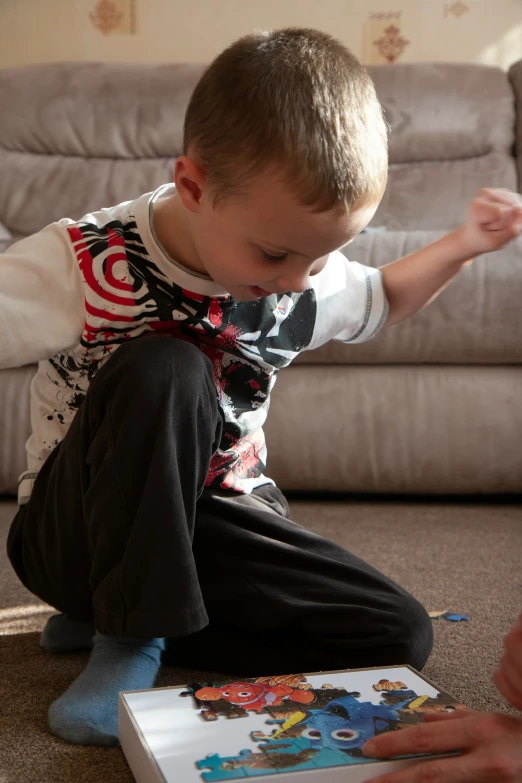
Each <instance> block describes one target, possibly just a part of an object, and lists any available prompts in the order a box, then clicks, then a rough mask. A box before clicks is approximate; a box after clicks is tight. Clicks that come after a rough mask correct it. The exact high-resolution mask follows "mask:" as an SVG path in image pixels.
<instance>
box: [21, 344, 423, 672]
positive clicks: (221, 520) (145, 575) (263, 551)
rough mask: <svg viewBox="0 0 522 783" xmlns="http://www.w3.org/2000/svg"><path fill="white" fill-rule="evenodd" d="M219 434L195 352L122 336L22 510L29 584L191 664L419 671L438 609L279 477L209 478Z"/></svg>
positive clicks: (107, 629) (210, 383)
mask: <svg viewBox="0 0 522 783" xmlns="http://www.w3.org/2000/svg"><path fill="white" fill-rule="evenodd" d="M221 430H222V418H221V412H220V409H219V406H218V403H217V396H216V389H215V386H214V380H213V375H212V367H211V364H210V361H209V360H208V359H207V358H206V357H205V356H204V355H203V354H202V353H201V352H200V351H199V349H197V348H195V347H194V346H192V345H190V344H187V343H185V342H183V341H181V340H178V339H171V338H167V337H145V338H140V339H138V340H134V341H132V342H130V343H127V344H125V345H123V346H121V347H120V348H119V349H118V350H117V351H116V352H115V353H114V355H113V356H112V357H111V358H110V359H109V360H108V361H107V363H106V364H105V365H104V366H103V367H102V368H101V369H100V370H99V372H98V373H97V375H96V376H95V378H94V379H93V381H92V383H91V385H90V388H89V391H88V393H87V396H86V398H85V400H84V402H83V404H82V405H81V407H80V409H79V411H78V413H77V414H76V416H75V418H74V420H73V422H72V425H71V427H70V429H69V431H68V433H67V435H66V437H65V438H64V440H63V441H62V442H61V443H60V444H59V445H58V446H57V447H56V449H55V450H54V451H53V453H52V454H51V456H50V457H49V458H48V460H47V461H46V462H45V464H44V466H43V468H42V470H41V471H40V473H39V474H38V477H37V479H36V482H35V486H34V491H33V494H32V496H31V499H30V501H29V503H28V504H27V505H25V506H22V507H21V508H20V509H19V511H18V513H17V515H16V517H15V519H14V521H13V524H12V527H11V530H10V534H9V539H8V553H9V557H10V559H11V562H12V564H13V567H14V569H15V571H16V573H17V574H18V576H19V578H20V580H21V581H22V582H23V584H24V585H25V586H26V587H27V588H28V589H29V590H31V591H32V592H33V593H34V594H35V595H37V596H38V597H39V598H41V599H42V600H44V601H46V602H47V603H49V604H51V606H54V607H56V609H58V610H59V611H60V612H65V613H66V614H68V615H70V616H71V617H73V618H76V619H85V620H88V619H93V620H94V624H95V626H96V628H97V630H98V631H100V632H102V633H105V634H111V635H116V636H122V635H123V636H133V637H140V636H143V637H150V636H155V637H168V638H169V645H168V648H167V658H168V660H169V662H172V663H176V664H179V665H185V666H190V667H193V668H200V669H207V670H213V671H222V672H230V673H234V674H242V675H244V676H256V675H265V674H285V673H289V672H297V671H316V670H319V669H322V670H327V669H338V668H348V667H350V668H351V667H364V666H378V665H381V664H382V665H391V664H410V665H412V666H414V667H415V668H417V669H420V668H422V666H424V664H425V663H426V661H427V659H428V657H429V654H430V652H431V648H432V628H431V624H430V620H429V618H428V616H427V614H426V612H425V611H424V609H423V608H422V606H421V605H420V604H419V603H418V602H417V601H416V600H415V599H414V598H413V597H412V596H411V595H409V594H408V593H407V592H406V591H405V590H403V589H402V588H401V587H400V586H399V585H397V584H395V583H394V582H392V581H391V580H390V579H388V578H387V577H386V576H384V575H383V574H381V573H379V572H378V571H377V570H376V569H374V568H372V567H371V566H370V565H368V564H367V563H364V562H363V561H362V560H360V559H359V558H357V557H355V556H354V555H352V554H351V553H350V552H347V551H346V550H344V549H342V548H341V547H339V546H337V545H336V544H334V543H332V542H330V541H327V540H326V539H324V538H321V537H320V536H318V535H316V534H315V533H312V532H309V531H308V530H306V529H304V528H303V527H301V526H300V525H298V524H296V523H295V522H292V521H290V520H289V519H288V506H287V503H286V500H285V498H284V497H283V495H282V494H281V492H280V491H279V490H278V489H276V488H275V487H272V486H265V487H262V488H259V489H258V490H256V491H255V492H254V493H253V494H252V495H238V494H235V493H232V492H224V491H223V492H215V491H209V490H206V489H204V484H205V478H206V476H207V472H208V468H209V463H210V460H211V457H212V454H213V453H214V451H215V450H216V448H217V447H218V444H219V442H220V437H221ZM347 525H349V519H348V520H347Z"/></svg>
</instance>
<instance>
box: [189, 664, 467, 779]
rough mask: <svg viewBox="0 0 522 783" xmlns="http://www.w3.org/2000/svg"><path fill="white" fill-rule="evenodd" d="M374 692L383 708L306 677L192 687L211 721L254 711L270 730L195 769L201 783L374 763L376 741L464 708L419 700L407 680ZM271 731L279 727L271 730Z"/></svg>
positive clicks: (383, 681)
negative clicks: (366, 750) (432, 714)
mask: <svg viewBox="0 0 522 783" xmlns="http://www.w3.org/2000/svg"><path fill="white" fill-rule="evenodd" d="M373 688H374V690H375V691H376V692H377V693H378V694H379V696H380V701H379V702H378V703H374V702H371V701H363V700H361V698H360V697H361V694H360V693H359V692H358V691H351V692H347V691H346V689H345V688H343V687H339V686H337V687H334V686H333V685H331V684H328V683H325V684H323V685H322V686H321V687H315V688H314V687H313V686H312V685H311V684H310V683H308V682H307V680H306V677H304V675H297V676H296V675H292V676H291V677H284V676H282V677H277V678H272V679H269V678H259V679H257V680H254V679H252V680H244V681H238V682H225V683H204V684H197V683H194V684H192V685H190V686H189V688H188V690H187V691H185V692H183V694H181V695H183V696H184V697H187V696H189V695H192V697H193V699H194V702H195V704H196V706H197V708H198V709H201V711H200V716H201V717H202V718H203V719H204V720H206V721H208V720H218V719H219V718H228V719H230V718H238V717H246V716H247V715H248V712H249V711H252V712H255V713H257V714H268V715H270V718H267V720H266V721H265V723H266V725H267V731H266V732H263V731H259V730H255V731H252V732H250V740H251V741H252V742H253V743H255V744H256V746H257V747H256V750H252V749H250V748H247V749H242V750H240V751H239V752H238V754H237V755H236V756H220V755H219V754H217V753H211V754H209V755H208V756H207V757H206V758H202V759H198V761H197V762H196V766H197V768H198V769H199V770H201V776H202V778H203V780H204V781H205V782H206V783H212V782H213V781H226V780H235V779H239V778H249V777H258V776H266V775H274V774H278V773H281V772H283V771H284V772H292V771H303V770H307V769H318V768H327V767H338V766H342V765H350V764H361V763H371V759H368V758H366V757H365V756H364V754H363V752H362V747H363V745H364V743H365V742H366V741H367V740H368V739H370V738H371V737H374V736H376V735H378V734H381V733H382V732H384V731H396V730H397V729H399V728H400V727H401V726H402V725H407V724H411V723H416V722H418V721H419V720H420V719H421V715H422V713H423V712H425V711H428V710H435V709H437V710H446V709H448V708H453V709H457V708H460V707H462V705H460V704H458V702H456V701H455V700H454V699H452V697H450V696H448V695H447V694H438V696H437V698H433V697H430V696H428V695H422V694H418V693H416V692H415V691H413V690H412V689H409V688H408V687H407V685H406V684H405V683H403V682H401V681H396V682H393V681H390V680H386V679H381V680H379V681H378V682H377V683H375V684H374V685H373ZM439 697H442V698H440V700H439ZM271 726H276V727H277V728H273V729H272V730H271V731H270V729H269V727H271Z"/></svg>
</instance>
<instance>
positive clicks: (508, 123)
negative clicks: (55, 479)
mask: <svg viewBox="0 0 522 783" xmlns="http://www.w3.org/2000/svg"><path fill="white" fill-rule="evenodd" d="M201 70H202V66H198V65H184V64H179V65H115V64H101V63H60V64H51V65H42V66H27V67H22V68H16V69H9V70H3V71H0V106H1V107H2V110H1V112H0V223H1V224H2V226H1V227H0V243H3V245H4V246H7V245H8V244H9V243H10V242H12V241H14V240H16V239H17V238H19V237H21V236H25V235H27V234H29V233H32V232H34V231H37V230H38V229H40V228H41V227H42V226H44V225H46V224H47V223H49V222H51V221H54V220H57V219H59V218H61V217H65V216H67V217H72V218H78V217H80V216H81V215H83V214H84V213H86V212H88V211H89V210H92V209H98V208H100V207H102V206H109V205H112V204H116V203H118V202H121V201H125V200H129V199H132V198H134V197H136V196H137V195H139V194H140V193H143V192H146V191H148V190H152V189H153V188H155V187H156V186H158V185H159V184H161V183H163V182H166V181H169V180H170V178H171V174H172V170H173V164H174V159H175V157H176V156H177V155H178V154H180V152H181V136H182V120H183V113H184V108H185V106H186V104H187V101H188V98H189V95H190V93H191V90H192V89H193V87H194V84H195V82H196V81H197V79H198V76H199V75H200V73H201ZM369 70H370V72H371V75H372V77H373V78H374V80H375V83H376V86H377V91H378V93H379V96H380V98H381V100H382V102H383V104H384V107H385V110H386V116H387V119H388V122H389V123H390V126H391V129H392V133H391V144H390V159H391V170H390V180H389V185H388V188H387V191H386V194H385V197H384V199H383V202H382V204H381V206H380V208H379V210H378V212H377V214H376V216H375V218H374V220H373V223H372V228H373V229H374V230H372V231H370V232H368V233H364V234H362V235H361V236H360V237H358V238H357V240H356V241H355V242H354V243H353V244H352V245H350V246H349V248H347V255H348V256H349V257H350V258H351V259H353V260H357V261H361V262H362V263H365V264H370V265H372V266H380V265H382V264H384V263H387V262H388V261H391V260H393V259H395V258H397V257H399V256H401V255H403V254H405V253H409V252H411V251H413V250H415V249H417V248H419V247H421V246H422V245H424V244H426V243H427V242H429V241H431V240H433V239H435V238H437V237H438V236H440V235H441V234H442V233H443V232H445V231H447V230H448V229H451V228H453V227H454V226H456V225H458V224H459V222H460V221H461V220H462V219H463V217H464V213H465V206H466V203H467V202H468V201H469V199H471V198H472V196H473V195H474V194H475V192H476V191H477V190H478V188H480V187H505V188H510V189H514V190H520V183H521V180H522V120H521V118H522V62H521V63H517V64H516V65H515V66H513V68H512V69H511V71H510V72H509V74H506V73H504V72H503V71H501V70H499V69H497V68H490V67H485V66H478V65H451V64H438V65H433V64H415V65H412V64H406V65H395V66H392V67H391V66H374V67H372V68H370V69H369ZM517 119H518V124H517ZM517 134H518V136H517ZM0 263H1V260H0ZM521 291H522V240H517V241H515V242H514V243H512V244H511V245H510V246H509V247H508V248H506V249H504V250H503V251H501V252H498V253H495V254H491V255H490V256H489V257H483V258H480V259H478V261H477V262H476V263H475V264H474V265H472V266H471V267H469V268H467V269H466V270H465V271H464V272H463V273H462V274H461V275H460V276H459V277H458V279H457V280H456V281H455V282H454V283H453V284H452V285H451V286H450V287H449V288H448V289H447V290H446V291H445V292H444V293H443V294H442V295H441V296H440V298H439V299H438V300H437V301H436V302H435V303H434V304H432V305H430V306H429V307H428V308H426V309H424V310H423V311H421V312H420V313H419V314H417V315H416V316H415V317H414V318H412V319H410V320H409V321H408V322H405V323H403V324H400V325H398V326H395V327H393V328H391V329H387V330H384V331H383V332H382V333H381V334H380V335H379V336H378V337H377V338H376V339H375V340H373V341H371V342H369V343H366V344H364V345H358V346H346V345H340V344H333V343H332V344H329V345H328V346H326V347H324V348H322V349H320V350H318V351H315V352H312V353H309V354H305V355H303V356H301V357H300V358H299V359H298V360H297V361H296V362H295V363H294V365H292V366H291V367H290V368H288V369H287V370H285V371H284V372H283V373H281V376H280V378H279V380H278V383H277V385H276V389H275V392H274V397H273V402H272V408H271V412H270V415H269V417H268V423H267V427H266V431H267V439H268V447H269V460H268V470H267V472H268V474H269V475H271V476H273V477H274V478H275V479H276V480H277V482H278V483H279V485H280V486H281V487H282V488H283V489H287V490H338V491H348V492H377V493H378V492H381V493H382V492H395V493H464V492H466V493H467V492H473V493H475V492H476V493H514V492H520V491H521V490H522V449H521V448H520V440H521V436H522V339H521V338H522V307H521V305H520V298H521V293H520V292H521ZM1 295H2V294H1V291H0V307H1ZM0 339H1V335H0ZM33 373H34V367H20V368H16V369H8V370H1V371H0V493H11V492H15V490H16V483H17V477H18V475H19V473H20V472H21V471H22V470H24V469H25V454H24V442H25V440H26V438H27V437H28V434H29V429H30V421H29V407H28V399H29V386H30V382H31V378H32V375H33Z"/></svg>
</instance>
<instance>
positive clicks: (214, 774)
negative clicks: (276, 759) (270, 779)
mask: <svg viewBox="0 0 522 783" xmlns="http://www.w3.org/2000/svg"><path fill="white" fill-rule="evenodd" d="M196 766H197V768H198V769H200V770H203V772H202V773H201V776H202V778H203V780H204V781H206V783H213V782H214V781H221V780H237V779H243V780H244V779H245V778H251V777H260V776H266V775H276V774H277V769H276V767H275V765H274V764H273V763H272V761H271V760H270V758H268V757H267V756H266V755H265V754H264V753H252V751H251V750H248V749H247V750H242V751H240V753H238V755H237V756H220V755H219V754H218V753H214V754H212V755H209V756H207V757H206V758H205V759H200V760H199V761H197V762H196Z"/></svg>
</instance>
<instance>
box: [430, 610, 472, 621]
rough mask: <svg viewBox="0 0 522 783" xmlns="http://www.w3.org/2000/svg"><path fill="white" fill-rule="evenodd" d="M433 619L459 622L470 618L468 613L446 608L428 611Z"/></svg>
mask: <svg viewBox="0 0 522 783" xmlns="http://www.w3.org/2000/svg"><path fill="white" fill-rule="evenodd" d="M428 615H429V616H430V617H431V619H432V620H449V621H450V622H451V623H459V622H461V621H462V620H469V619H470V618H469V617H468V615H467V614H458V613H456V612H451V611H450V610H449V609H445V610H444V611H443V612H428Z"/></svg>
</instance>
